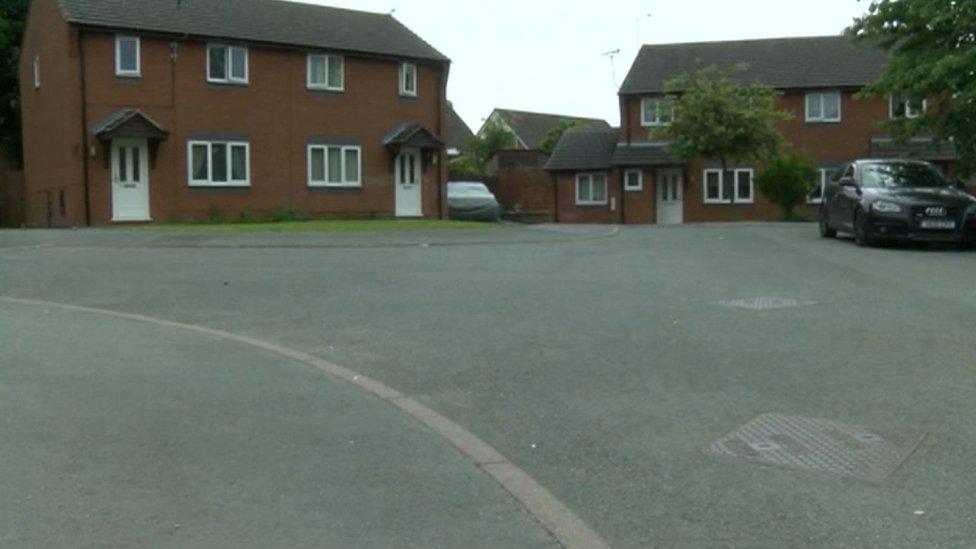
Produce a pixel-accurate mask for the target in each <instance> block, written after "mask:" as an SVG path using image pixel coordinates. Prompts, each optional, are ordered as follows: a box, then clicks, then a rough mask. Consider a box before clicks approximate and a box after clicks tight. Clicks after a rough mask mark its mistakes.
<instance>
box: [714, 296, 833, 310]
mask: <svg viewBox="0 0 976 549" xmlns="http://www.w3.org/2000/svg"><path fill="white" fill-rule="evenodd" d="M718 304H719V305H724V306H725V307H736V308H739V309H750V310H752V311H772V310H775V309H787V308H790V307H806V306H808V305H816V304H817V302H816V301H799V300H796V299H787V298H782V297H750V298H746V299H730V300H728V301H719V302H718Z"/></svg>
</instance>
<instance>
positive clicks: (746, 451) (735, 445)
mask: <svg viewBox="0 0 976 549" xmlns="http://www.w3.org/2000/svg"><path fill="white" fill-rule="evenodd" d="M926 436H927V435H926V434H925V433H918V432H907V431H879V430H877V429H868V428H866V427H860V426H857V425H846V424H843V423H838V422H835V421H828V420H823V419H812V418H805V417H796V416H785V415H779V414H766V415H762V416H759V417H758V418H756V419H754V420H752V421H751V422H749V423H748V424H746V425H745V426H743V427H741V428H740V429H738V430H736V431H734V432H732V433H730V434H729V435H727V436H725V437H723V438H721V439H719V440H718V441H716V442H715V443H713V444H712V445H711V446H709V447H708V448H706V449H705V453H707V454H710V455H713V456H716V457H720V458H728V459H735V460H744V461H749V462H754V463H762V464H766V465H776V466H780V467H788V468H791V469H797V470H800V471H805V472H810V473H825V474H830V475H837V476H844V477H849V478H854V479H858V480H865V481H868V482H882V481H884V480H885V479H887V478H888V477H890V476H891V475H892V474H894V472H895V471H896V470H897V469H898V468H899V467H900V466H901V464H902V463H904V462H905V460H907V459H908V457H909V456H911V455H912V453H913V452H914V451H915V450H916V449H917V448H918V447H919V445H921V444H922V442H923V441H924V440H925V437H926Z"/></svg>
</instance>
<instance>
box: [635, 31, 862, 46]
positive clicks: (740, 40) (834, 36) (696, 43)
mask: <svg viewBox="0 0 976 549" xmlns="http://www.w3.org/2000/svg"><path fill="white" fill-rule="evenodd" d="M828 38H830V39H844V38H845V37H844V35H843V34H824V35H814V36H777V37H770V38H737V39H735V40H698V41H694V42H660V43H652V44H643V45H642V46H641V49H645V48H654V47H660V46H703V45H707V44H745V43H750V42H753V43H759V42H778V41H784V40H826V39H828ZM852 44H853V42H852Z"/></svg>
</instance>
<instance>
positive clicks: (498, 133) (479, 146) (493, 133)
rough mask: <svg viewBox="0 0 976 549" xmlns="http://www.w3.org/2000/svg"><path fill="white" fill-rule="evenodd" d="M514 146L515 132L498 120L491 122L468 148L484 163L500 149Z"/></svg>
mask: <svg viewBox="0 0 976 549" xmlns="http://www.w3.org/2000/svg"><path fill="white" fill-rule="evenodd" d="M514 146H515V134H513V133H512V132H510V131H508V130H507V129H505V127H504V126H502V125H501V124H499V123H497V122H489V123H488V124H487V125H486V126H485V127H484V129H483V130H482V131H481V133H480V134H479V135H478V136H477V137H475V138H474V140H473V141H472V142H471V144H470V145H468V149H469V150H470V151H471V154H472V155H473V156H474V157H475V158H477V159H478V160H479V161H480V162H481V163H482V164H484V163H485V162H488V161H489V160H491V159H492V157H494V156H495V155H496V154H497V153H498V151H504V150H506V149H511V148H512V147H514Z"/></svg>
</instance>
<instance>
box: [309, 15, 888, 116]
mask: <svg viewBox="0 0 976 549" xmlns="http://www.w3.org/2000/svg"><path fill="white" fill-rule="evenodd" d="M304 1H309V2H313V3H318V4H324V5H329V6H338V7H345V8H352V9H359V10H366V11H375V12H386V13H389V12H390V11H391V10H393V9H395V10H396V13H395V16H396V17H397V19H399V20H400V21H402V22H403V23H404V24H405V25H407V26H408V27H410V28H411V29H412V30H413V31H414V32H416V33H417V34H419V35H420V36H421V37H423V38H424V39H425V40H426V41H428V42H430V43H431V44H432V45H433V46H434V47H435V48H437V49H438V50H439V51H441V52H442V53H444V54H445V55H447V56H448V57H450V58H451V60H452V62H453V63H452V66H451V78H450V81H449V83H448V99H450V100H451V101H453V102H454V106H455V108H456V109H457V111H458V112H459V113H460V114H461V117H463V118H464V120H465V121H466V122H467V123H468V125H469V126H471V129H472V130H474V131H478V128H479V127H480V126H481V123H482V121H483V120H484V118H486V117H487V116H488V115H489V114H490V113H491V110H492V109H493V108H495V107H502V108H508V109H520V110H528V111H538V112H551V113H558V114H569V115H578V116H591V117H595V118H603V119H606V120H607V121H608V122H610V123H611V124H614V125H616V124H618V123H619V119H620V113H619V110H618V104H617V89H618V86H619V85H620V83H621V82H622V81H623V79H624V77H625V76H626V74H627V71H628V70H629V69H630V65H631V63H632V62H633V60H634V56H635V55H636V54H637V50H638V44H642V43H646V44H666V43H674V42H697V41H711V40H737V39H746V38H775V37H782V36H818V35H829V34H839V33H840V32H841V30H842V29H843V28H844V27H846V26H848V25H849V24H850V23H851V21H852V20H853V19H854V17H856V16H858V15H860V14H862V13H863V12H865V11H866V10H867V9H868V4H869V3H868V2H866V1H858V0H644V1H639V0H608V1H603V2H577V1H574V0H562V1H555V0H488V1H485V0H399V1H398V0H304ZM647 14H650V17H647ZM638 32H639V34H638ZM617 49H619V50H620V53H619V54H618V55H617V56H615V58H614V61H613V66H614V68H615V70H611V63H610V58H609V57H607V56H604V55H603V54H604V53H605V52H609V51H612V50H617Z"/></svg>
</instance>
